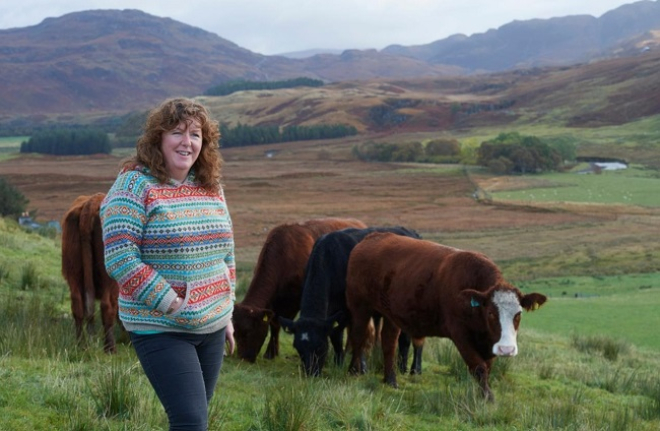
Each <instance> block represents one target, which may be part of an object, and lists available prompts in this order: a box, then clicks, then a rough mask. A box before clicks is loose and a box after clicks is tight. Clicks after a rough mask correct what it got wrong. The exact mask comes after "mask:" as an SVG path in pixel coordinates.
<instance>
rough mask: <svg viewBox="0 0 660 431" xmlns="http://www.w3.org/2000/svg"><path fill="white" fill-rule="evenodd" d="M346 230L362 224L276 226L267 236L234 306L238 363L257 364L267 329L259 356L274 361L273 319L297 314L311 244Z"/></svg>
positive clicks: (276, 325)
mask: <svg viewBox="0 0 660 431" xmlns="http://www.w3.org/2000/svg"><path fill="white" fill-rule="evenodd" d="M347 227H357V228H366V227H367V226H366V225H365V224H364V223H363V222H361V221H360V220H356V219H344V218H323V219H313V220H308V221H306V222H304V223H291V224H281V225H278V226H276V227H274V228H273V229H272V230H271V231H270V232H269V233H268V236H267V237H266V242H265V243H264V245H263V247H262V249H261V252H260V253H259V259H258V260H257V266H256V267H255V268H254V274H253V276H252V282H251V283H250V287H249V288H248V290H247V292H246V294H245V297H244V298H243V301H242V302H241V303H238V304H236V306H235V307H234V315H233V318H232V320H233V323H234V331H235V332H234V337H235V339H236V346H237V351H238V356H239V357H240V358H241V359H244V360H246V361H249V362H255V361H256V359H257V355H258V354H259V350H261V346H263V344H264V341H265V340H266V335H267V333H268V328H269V327H270V340H269V341H268V346H267V347H266V352H265V353H264V357H265V358H267V359H273V358H274V357H275V356H277V355H278V353H279V332H280V324H279V322H278V319H277V317H278V316H282V317H286V318H288V319H293V318H294V317H295V316H296V314H297V313H298V310H300V297H301V295H302V285H303V280H304V276H305V266H306V265H307V259H308V258H309V255H310V253H311V252H312V247H313V246H314V242H315V241H316V239H317V238H319V237H320V236H321V235H323V234H326V233H328V232H333V231H335V230H339V229H344V228H347Z"/></svg>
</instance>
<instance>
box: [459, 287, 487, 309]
mask: <svg viewBox="0 0 660 431" xmlns="http://www.w3.org/2000/svg"><path fill="white" fill-rule="evenodd" d="M487 299H488V297H487V296H486V295H485V294H484V293H483V292H479V291H478V290H474V289H466V290H463V291H462V292H461V303H462V304H463V306H464V307H465V308H478V307H483V305H484V304H485V303H486V300H487Z"/></svg>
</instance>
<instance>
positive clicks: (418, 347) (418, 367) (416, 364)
mask: <svg viewBox="0 0 660 431" xmlns="http://www.w3.org/2000/svg"><path fill="white" fill-rule="evenodd" d="M412 343H413V363H412V365H411V366H410V374H422V353H423V351H424V338H415V339H414V340H413V341H412Z"/></svg>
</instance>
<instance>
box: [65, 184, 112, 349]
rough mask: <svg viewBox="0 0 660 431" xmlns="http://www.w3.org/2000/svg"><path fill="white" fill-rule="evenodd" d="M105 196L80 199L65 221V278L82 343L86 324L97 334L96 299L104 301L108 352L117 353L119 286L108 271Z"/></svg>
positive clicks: (102, 312) (102, 317) (89, 331)
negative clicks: (103, 226) (102, 215)
mask: <svg viewBox="0 0 660 431" xmlns="http://www.w3.org/2000/svg"><path fill="white" fill-rule="evenodd" d="M104 197H105V194H103V193H97V194H95V195H92V196H79V197H78V198H77V199H76V200H75V201H74V202H73V204H72V206H71V208H69V210H68V211H67V212H66V214H65V215H64V218H63V220H62V275H63V276H64V279H65V280H66V281H67V283H68V284H69V290H70V292H71V311H72V313H73V319H74V322H75V325H76V336H77V338H78V341H83V325H86V326H87V334H88V336H90V335H92V333H93V332H94V313H95V308H96V307H95V300H97V299H98V300H100V302H101V321H102V322H103V333H104V337H105V342H104V345H103V349H104V350H105V352H106V353H114V352H115V351H116V347H115V336H114V332H113V331H114V324H115V321H116V320H117V298H118V295H119V286H118V285H117V282H115V281H114V280H113V279H112V278H110V276H109V275H108V273H107V272H106V270H105V264H104V260H105V257H104V255H103V236H102V231H101V220H100V218H99V207H100V205H101V201H102V200H103V198H104Z"/></svg>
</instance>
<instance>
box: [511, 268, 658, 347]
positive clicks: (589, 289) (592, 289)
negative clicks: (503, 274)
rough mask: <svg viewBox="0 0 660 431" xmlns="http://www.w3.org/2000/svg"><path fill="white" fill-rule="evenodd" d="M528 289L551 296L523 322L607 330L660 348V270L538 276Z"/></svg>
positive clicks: (577, 330)
mask: <svg viewBox="0 0 660 431" xmlns="http://www.w3.org/2000/svg"><path fill="white" fill-rule="evenodd" d="M520 286H521V287H523V290H524V291H535V292H542V293H544V294H546V295H548V296H550V298H551V299H550V301H549V302H548V303H547V304H546V305H544V307H543V312H542V313H529V314H528V315H525V317H524V325H525V327H526V328H527V327H529V328H534V329H536V330H539V331H544V332H549V333H553V334H557V335H561V336H564V337H571V336H574V335H581V336H593V335H599V336H605V337H610V338H613V339H617V340H619V339H620V340H625V341H626V342H628V343H630V344H633V345H635V346H639V347H645V348H651V349H654V350H657V351H660V331H658V329H657V328H658V327H660V313H657V310H658V309H659V308H660V273H650V274H627V275H622V276H610V277H569V278H554V279H539V280H534V281H531V282H525V283H523V284H520Z"/></svg>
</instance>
